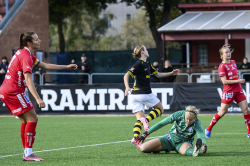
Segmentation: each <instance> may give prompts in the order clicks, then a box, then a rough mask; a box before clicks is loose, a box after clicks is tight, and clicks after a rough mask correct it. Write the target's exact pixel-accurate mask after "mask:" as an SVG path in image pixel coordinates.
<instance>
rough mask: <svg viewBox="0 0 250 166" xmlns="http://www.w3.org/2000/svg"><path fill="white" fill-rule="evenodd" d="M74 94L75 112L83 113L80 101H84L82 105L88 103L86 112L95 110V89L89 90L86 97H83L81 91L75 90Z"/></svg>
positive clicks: (83, 94)
mask: <svg viewBox="0 0 250 166" xmlns="http://www.w3.org/2000/svg"><path fill="white" fill-rule="evenodd" d="M75 93H76V94H77V106H76V110H81V111H84V105H83V103H82V101H84V103H87V102H88V101H89V105H88V110H96V106H95V93H96V90H95V89H89V91H88V93H87V95H85V93H84V92H83V90H82V89H76V90H75Z"/></svg>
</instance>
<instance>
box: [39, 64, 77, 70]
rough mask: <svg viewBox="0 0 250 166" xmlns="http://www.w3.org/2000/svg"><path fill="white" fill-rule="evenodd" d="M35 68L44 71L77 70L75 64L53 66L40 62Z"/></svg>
mask: <svg viewBox="0 0 250 166" xmlns="http://www.w3.org/2000/svg"><path fill="white" fill-rule="evenodd" d="M37 67H39V68H42V69H45V70H72V69H73V70H76V69H77V65H76V64H69V65H55V64H50V63H44V62H40V63H39V65H38V66H37Z"/></svg>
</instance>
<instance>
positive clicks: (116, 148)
mask: <svg viewBox="0 0 250 166" xmlns="http://www.w3.org/2000/svg"><path fill="white" fill-rule="evenodd" d="M165 117H166V115H164V116H161V117H159V118H157V119H155V120H153V121H151V122H150V123H149V125H150V126H152V125H153V124H155V123H157V122H159V121H161V120H162V119H164V118H165ZM212 117H213V115H200V116H199V119H200V120H201V122H202V125H203V129H205V128H206V127H207V126H208V125H209V123H210V121H211V119H212ZM38 119H39V120H38V125H37V130H36V131H37V135H36V140H35V143H34V145H33V152H34V153H36V154H37V156H38V157H41V158H44V161H40V162H35V161H31V162H28V161H22V153H23V149H22V145H21V138H20V120H18V119H16V118H15V117H13V116H9V117H0V138H1V141H0V165H1V166H5V165H8V166H9V165H10V166H12V165H13V166H17V165H25V166H26V165H46V166H63V165H70V166H71V165H72V166H74V165H75V166H79V165H86V166H95V165H98V166H103V165H107V166H110V165H122V166H123V165H131V166H135V165H150V166H151V165H156V166H157V165H168V166H176V165H177V166H179V165H188V166H196V165H197V166H205V165H207V166H211V165H214V166H216V165H220V166H221V165H226V166H230V165H237V166H242V165H250V138H247V131H246V127H245V124H244V119H243V115H226V116H224V117H223V118H222V119H221V120H220V121H219V122H218V124H217V125H216V126H215V127H214V128H213V131H212V138H210V139H206V140H207V145H208V150H207V153H206V154H204V155H203V154H202V153H200V155H199V156H198V157H190V156H185V155H180V154H176V153H175V152H171V153H169V154H166V153H164V152H161V153H160V154H153V153H142V152H140V151H139V149H137V148H136V147H135V146H134V145H132V144H131V143H130V140H131V139H132V137H133V132H132V128H133V126H134V123H135V117H134V116H100V117H99V116H93V117H91V116H87V117H84V116H39V117H38ZM171 126H172V125H171V124H169V125H167V126H165V127H163V128H161V129H159V130H158V131H156V132H154V133H152V134H151V135H149V138H152V137H157V136H161V135H165V133H166V132H167V130H168V129H170V127H171ZM147 140H148V139H147ZM147 140H146V141H147Z"/></svg>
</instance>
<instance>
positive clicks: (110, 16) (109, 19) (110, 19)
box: [108, 13, 114, 27]
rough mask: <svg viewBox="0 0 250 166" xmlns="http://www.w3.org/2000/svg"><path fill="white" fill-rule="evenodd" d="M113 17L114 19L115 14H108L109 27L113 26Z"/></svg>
mask: <svg viewBox="0 0 250 166" xmlns="http://www.w3.org/2000/svg"><path fill="white" fill-rule="evenodd" d="M113 19H114V15H113V14H111V13H110V14H109V16H108V27H112V26H113Z"/></svg>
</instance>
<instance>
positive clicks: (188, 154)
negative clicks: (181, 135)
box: [185, 148, 194, 156]
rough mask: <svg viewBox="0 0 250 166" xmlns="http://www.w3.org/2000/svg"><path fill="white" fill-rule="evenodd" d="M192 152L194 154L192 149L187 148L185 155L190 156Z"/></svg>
mask: <svg viewBox="0 0 250 166" xmlns="http://www.w3.org/2000/svg"><path fill="white" fill-rule="evenodd" d="M193 152H194V149H193V148H188V149H187V150H186V152H185V153H186V155H187V156H192V155H193Z"/></svg>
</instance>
